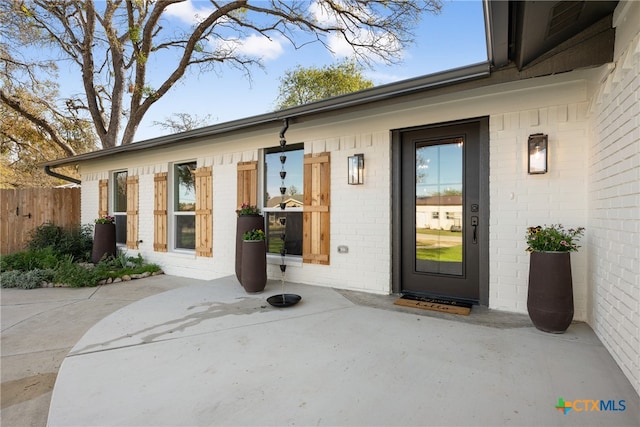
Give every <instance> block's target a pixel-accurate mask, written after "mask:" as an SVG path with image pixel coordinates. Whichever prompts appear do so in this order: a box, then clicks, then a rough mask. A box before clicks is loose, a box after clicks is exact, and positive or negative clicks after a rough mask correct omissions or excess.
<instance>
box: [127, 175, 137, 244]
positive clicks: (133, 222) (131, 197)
mask: <svg viewBox="0 0 640 427" xmlns="http://www.w3.org/2000/svg"><path fill="white" fill-rule="evenodd" d="M138 182H139V180H138V177H137V176H129V177H127V248H128V249H138V223H139V221H138V219H139V216H138V215H139V214H138V203H139V185H138Z"/></svg>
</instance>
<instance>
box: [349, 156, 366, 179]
mask: <svg viewBox="0 0 640 427" xmlns="http://www.w3.org/2000/svg"><path fill="white" fill-rule="evenodd" d="M348 165H349V168H348V176H347V182H348V183H349V184H350V185H358V184H364V154H354V155H353V156H349V164H348Z"/></svg>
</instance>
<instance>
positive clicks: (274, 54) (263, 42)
mask: <svg viewBox="0 0 640 427" xmlns="http://www.w3.org/2000/svg"><path fill="white" fill-rule="evenodd" d="M285 43H286V39H284V38H282V37H271V39H268V38H266V37H265V36H261V35H259V34H252V35H250V36H248V37H246V38H243V39H238V38H236V39H230V40H225V41H220V42H218V43H217V47H218V50H222V51H227V52H235V53H236V54H241V55H245V56H250V57H258V58H260V59H261V60H263V61H271V60H274V59H277V58H279V57H280V56H282V54H283V53H284V47H283V45H284V44H285Z"/></svg>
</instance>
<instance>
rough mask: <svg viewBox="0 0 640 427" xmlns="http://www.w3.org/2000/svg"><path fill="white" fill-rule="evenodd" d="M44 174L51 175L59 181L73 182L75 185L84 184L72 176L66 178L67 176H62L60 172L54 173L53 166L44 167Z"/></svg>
mask: <svg viewBox="0 0 640 427" xmlns="http://www.w3.org/2000/svg"><path fill="white" fill-rule="evenodd" d="M44 172H45V173H46V174H47V175H49V176H52V177H54V178H58V179H62V180H65V181H69V182H73V183H74V184H78V185H80V184H82V181H80V180H79V179H75V178H71V177H70V176H66V175H62V174H59V173H58V172H54V171H52V170H51V166H49V165H47V166H45V167H44Z"/></svg>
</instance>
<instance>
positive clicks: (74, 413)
mask: <svg viewBox="0 0 640 427" xmlns="http://www.w3.org/2000/svg"><path fill="white" fill-rule="evenodd" d="M286 291H287V292H292V293H298V294H300V295H302V297H303V300H302V302H301V303H300V304H298V305H297V306H295V307H292V308H288V309H275V308H272V307H271V306H269V305H268V304H267V303H266V302H265V299H266V297H267V296H270V295H272V294H276V293H279V292H280V286H279V283H276V282H270V283H269V285H268V287H267V290H266V291H265V292H264V293H263V294H259V295H247V294H246V293H244V291H243V290H242V288H241V287H240V286H239V285H238V284H237V282H236V281H235V279H234V278H225V279H220V280H214V281H208V282H207V281H198V280H192V279H184V278H179V277H172V276H158V277H153V278H148V279H143V280H138V281H134V282H129V283H126V284H125V283H122V284H116V285H108V286H102V287H98V288H90V289H65V288H62V289H38V290H30V291H23V290H16V289H3V290H2V383H3V384H2V391H3V393H2V410H1V415H2V425H3V426H23V425H35V426H39V425H45V422H46V420H47V417H48V424H49V425H51V426H63V425H64V426H67V425H82V426H89V425H105V426H117V425H122V426H133V425H137V426H140V425H145V426H150V425H170V426H177V425H581V426H584V425H616V426H617V425H630V426H631V425H633V426H637V425H640V409H639V405H638V395H637V394H636V392H635V391H634V390H633V388H632V387H631V385H630V384H629V382H628V380H627V379H626V378H625V377H624V375H623V374H622V372H621V371H620V369H619V368H618V367H617V365H616V364H615V362H614V361H613V359H612V358H611V356H610V355H609V353H608V352H607V351H606V350H605V349H604V347H603V346H602V345H601V343H600V342H599V340H598V339H597V338H596V337H595V335H594V334H593V332H592V331H591V329H590V328H589V326H588V325H586V324H583V323H574V324H572V325H571V327H570V328H569V331H568V332H567V333H566V334H564V335H550V334H544V333H542V332H539V331H537V330H536V329H535V328H533V327H532V326H531V324H530V322H529V320H528V318H527V316H523V315H518V314H512V313H504V312H495V311H492V310H487V309H483V308H480V307H474V309H473V311H472V314H471V315H470V316H456V315H451V314H444V313H437V312H432V311H424V310H417V309H411V308H404V307H399V306H395V305H393V301H394V300H395V298H396V297H395V296H377V295H370V294H363V293H359V292H348V291H337V290H334V289H329V288H318V287H311V286H304V285H299V284H287V286H286ZM110 313H112V314H110ZM105 316H106V317H105ZM100 319H102V320H100ZM94 324H95V326H93V325H94ZM92 326H93V327H92ZM85 332H86V334H85ZM83 335H84V336H83ZM71 347H73V348H71ZM65 357H66V358H65ZM63 359H64V363H62V366H60V363H61V362H62V361H63ZM58 367H60V371H59V372H58ZM56 374H57V379H56ZM54 381H55V388H54V390H53V393H52V392H51V388H53V386H54ZM18 388H19V390H17V391H18V392H17V393H13V394H12V393H10V391H11V390H12V389H13V390H14V391H15V390H16V389H18ZM52 395H53V397H52V398H51V396H52ZM559 398H563V399H564V400H565V401H575V400H605V401H609V400H613V401H615V402H616V404H617V403H618V402H619V401H620V400H624V401H625V408H626V409H625V410H624V411H598V412H592V411H590V410H589V411H580V412H578V411H577V410H574V411H570V412H569V413H567V414H566V415H564V414H563V413H562V412H561V411H558V410H556V409H555V406H556V405H557V402H558V399H559ZM49 401H51V402H50V403H51V408H50V411H49ZM578 404H579V405H583V404H582V403H579V402H578ZM616 408H617V409H620V406H619V405H617V406H616ZM577 409H582V408H581V407H580V406H579V407H578V408H577ZM589 409H591V408H589Z"/></svg>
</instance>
